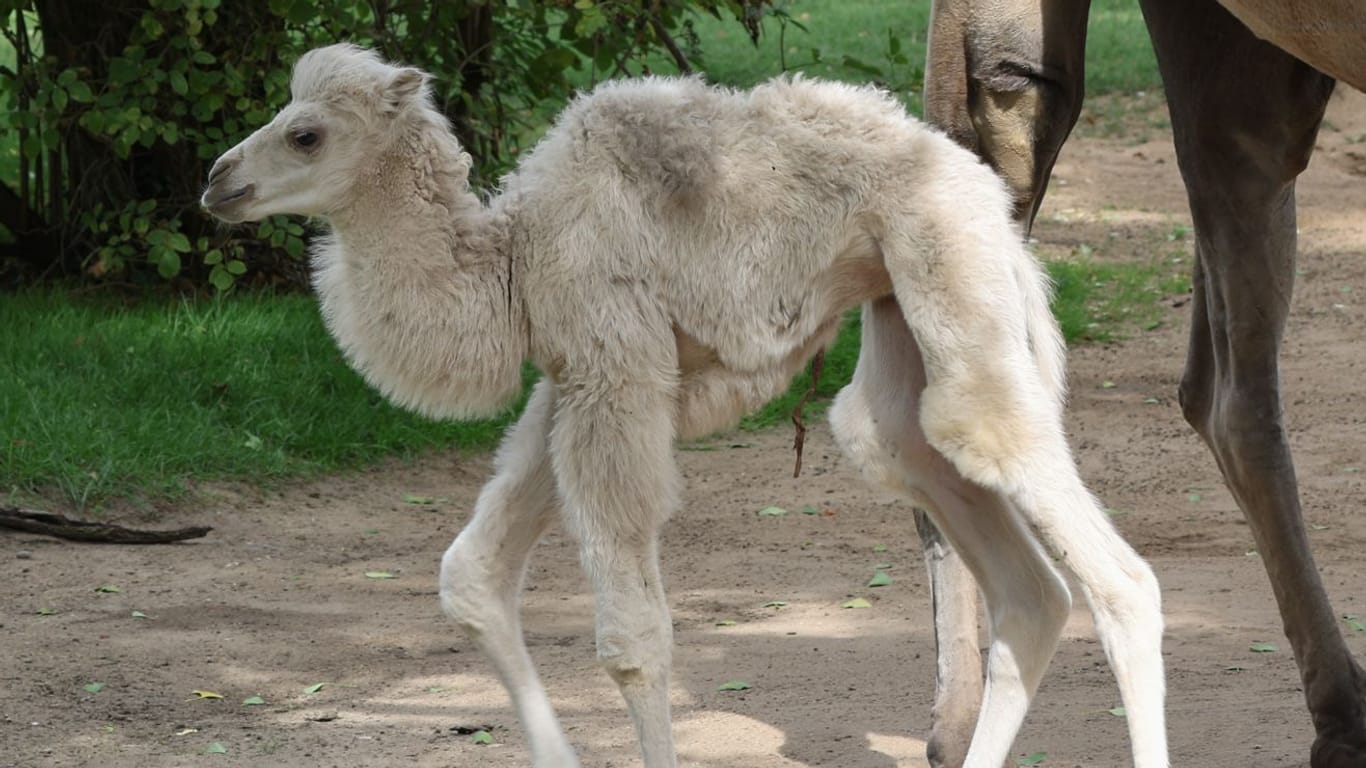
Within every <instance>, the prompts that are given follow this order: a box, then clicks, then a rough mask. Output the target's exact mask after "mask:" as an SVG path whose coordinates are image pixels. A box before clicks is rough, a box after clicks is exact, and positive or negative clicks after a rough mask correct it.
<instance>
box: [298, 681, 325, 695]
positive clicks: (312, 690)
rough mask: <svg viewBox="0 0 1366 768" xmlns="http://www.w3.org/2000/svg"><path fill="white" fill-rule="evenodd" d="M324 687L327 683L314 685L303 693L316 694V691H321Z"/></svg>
mask: <svg viewBox="0 0 1366 768" xmlns="http://www.w3.org/2000/svg"><path fill="white" fill-rule="evenodd" d="M326 685H327V683H314V684H312V685H310V686H308V687H307V688H305V689H304V693H317V692H318V691H321V690H322V689H323V688H324V687H325V686H326Z"/></svg>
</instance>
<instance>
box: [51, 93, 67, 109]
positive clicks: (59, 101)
mask: <svg viewBox="0 0 1366 768" xmlns="http://www.w3.org/2000/svg"><path fill="white" fill-rule="evenodd" d="M67 99H68V97H67V95H66V91H64V90H62V89H61V88H53V89H52V106H54V107H56V108H57V111H58V112H65V111H66V105H67Z"/></svg>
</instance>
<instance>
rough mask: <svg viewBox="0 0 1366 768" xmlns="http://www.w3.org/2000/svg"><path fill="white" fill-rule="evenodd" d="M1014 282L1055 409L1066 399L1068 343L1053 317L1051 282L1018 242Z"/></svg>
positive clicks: (1039, 365)
mask: <svg viewBox="0 0 1366 768" xmlns="http://www.w3.org/2000/svg"><path fill="white" fill-rule="evenodd" d="M1015 279H1016V280H1017V281H1019V283H1020V292H1021V294H1022V295H1023V296H1024V300H1025V326H1026V329H1027V331H1028V333H1029V346H1030V349H1031V351H1032V352H1033V353H1034V363H1035V365H1037V366H1038V368H1039V377H1040V378H1041V379H1042V380H1043V385H1044V387H1045V388H1046V389H1047V390H1048V392H1049V394H1051V395H1052V396H1053V398H1054V400H1055V401H1056V402H1057V404H1058V406H1059V407H1061V406H1062V404H1063V402H1064V401H1065V400H1066V399H1067V344H1066V342H1065V341H1063V338H1062V330H1061V329H1060V328H1059V327H1058V321H1057V319H1056V318H1054V317H1053V309H1052V304H1053V281H1052V280H1051V279H1050V278H1049V277H1048V272H1046V271H1045V270H1044V268H1043V265H1042V264H1040V263H1039V261H1038V259H1036V258H1034V255H1033V254H1031V253H1030V252H1029V249H1028V248H1027V247H1026V246H1025V245H1024V244H1023V243H1021V245H1020V257H1019V260H1018V261H1017V262H1016V270H1015Z"/></svg>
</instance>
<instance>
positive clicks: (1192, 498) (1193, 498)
mask: <svg viewBox="0 0 1366 768" xmlns="http://www.w3.org/2000/svg"><path fill="white" fill-rule="evenodd" d="M1202 499H1204V497H1203V496H1201V495H1200V494H1198V493H1191V494H1187V495H1186V501H1189V502H1190V503H1192V504H1198V503H1199V502H1200V501H1201V500H1202Z"/></svg>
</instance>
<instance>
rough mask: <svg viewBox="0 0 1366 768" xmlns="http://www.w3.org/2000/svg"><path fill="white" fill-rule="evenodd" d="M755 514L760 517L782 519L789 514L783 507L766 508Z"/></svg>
mask: <svg viewBox="0 0 1366 768" xmlns="http://www.w3.org/2000/svg"><path fill="white" fill-rule="evenodd" d="M754 514H756V515H758V516H759V517H782V516H783V515H786V514H787V510H786V509H783V508H782V507H764V508H763V509H761V510H759V511H758V512H755V513H754Z"/></svg>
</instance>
